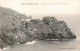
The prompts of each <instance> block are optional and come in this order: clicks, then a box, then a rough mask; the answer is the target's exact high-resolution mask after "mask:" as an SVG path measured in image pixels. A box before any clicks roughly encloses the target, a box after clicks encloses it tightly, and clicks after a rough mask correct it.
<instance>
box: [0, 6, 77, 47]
mask: <svg viewBox="0 0 80 51" xmlns="http://www.w3.org/2000/svg"><path fill="white" fill-rule="evenodd" d="M22 18H27V17H26V16H25V15H23V14H21V13H18V12H16V11H14V10H12V9H10V8H3V7H0V48H3V47H5V46H8V45H13V44H17V43H20V44H23V43H26V42H28V41H32V40H34V39H38V40H45V39H59V40H62V39H75V38H76V36H75V34H74V33H72V32H71V30H70V28H69V27H68V26H67V25H66V23H65V22H64V21H58V20H57V19H56V18H54V17H50V16H47V17H44V18H42V20H40V19H31V20H30V21H29V22H26V21H22V20H21V19H22Z"/></svg>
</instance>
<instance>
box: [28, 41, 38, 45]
mask: <svg viewBox="0 0 80 51" xmlns="http://www.w3.org/2000/svg"><path fill="white" fill-rule="evenodd" d="M36 42H37V41H32V42H27V43H26V44H31V45H32V44H34V43H36Z"/></svg>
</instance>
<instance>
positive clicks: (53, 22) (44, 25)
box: [28, 16, 76, 40]
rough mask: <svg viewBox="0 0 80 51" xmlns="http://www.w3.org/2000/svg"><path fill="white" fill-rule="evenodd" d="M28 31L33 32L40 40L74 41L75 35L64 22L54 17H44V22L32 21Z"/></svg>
mask: <svg viewBox="0 0 80 51" xmlns="http://www.w3.org/2000/svg"><path fill="white" fill-rule="evenodd" d="M28 29H31V30H30V31H33V32H34V33H35V34H36V36H37V38H38V39H60V40H62V39H74V38H76V36H75V34H74V33H72V32H71V30H70V28H69V27H68V26H67V25H66V23H65V22H64V21H58V20H57V19H56V18H54V17H50V16H48V17H44V18H43V19H42V20H39V19H32V20H31V21H30V22H29V24H28Z"/></svg>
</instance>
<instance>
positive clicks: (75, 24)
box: [0, 0, 80, 35]
mask: <svg viewBox="0 0 80 51" xmlns="http://www.w3.org/2000/svg"><path fill="white" fill-rule="evenodd" d="M0 6H3V7H7V8H11V9H13V10H16V11H18V12H20V13H23V14H25V15H27V16H30V15H32V17H33V18H40V19H41V18H42V17H44V16H54V17H56V18H57V19H58V20H64V21H65V22H66V23H67V25H68V26H69V27H70V28H71V30H72V31H73V32H74V33H76V34H78V35H79V34H80V33H79V31H80V29H79V28H80V0H0Z"/></svg>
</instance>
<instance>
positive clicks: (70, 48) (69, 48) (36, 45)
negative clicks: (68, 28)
mask: <svg viewBox="0 0 80 51" xmlns="http://www.w3.org/2000/svg"><path fill="white" fill-rule="evenodd" d="M0 51H80V39H74V40H62V41H59V40H53V41H46V40H45V41H43V40H34V41H32V42H27V43H25V44H18V45H13V46H8V47H6V48H4V49H2V50H0Z"/></svg>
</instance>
